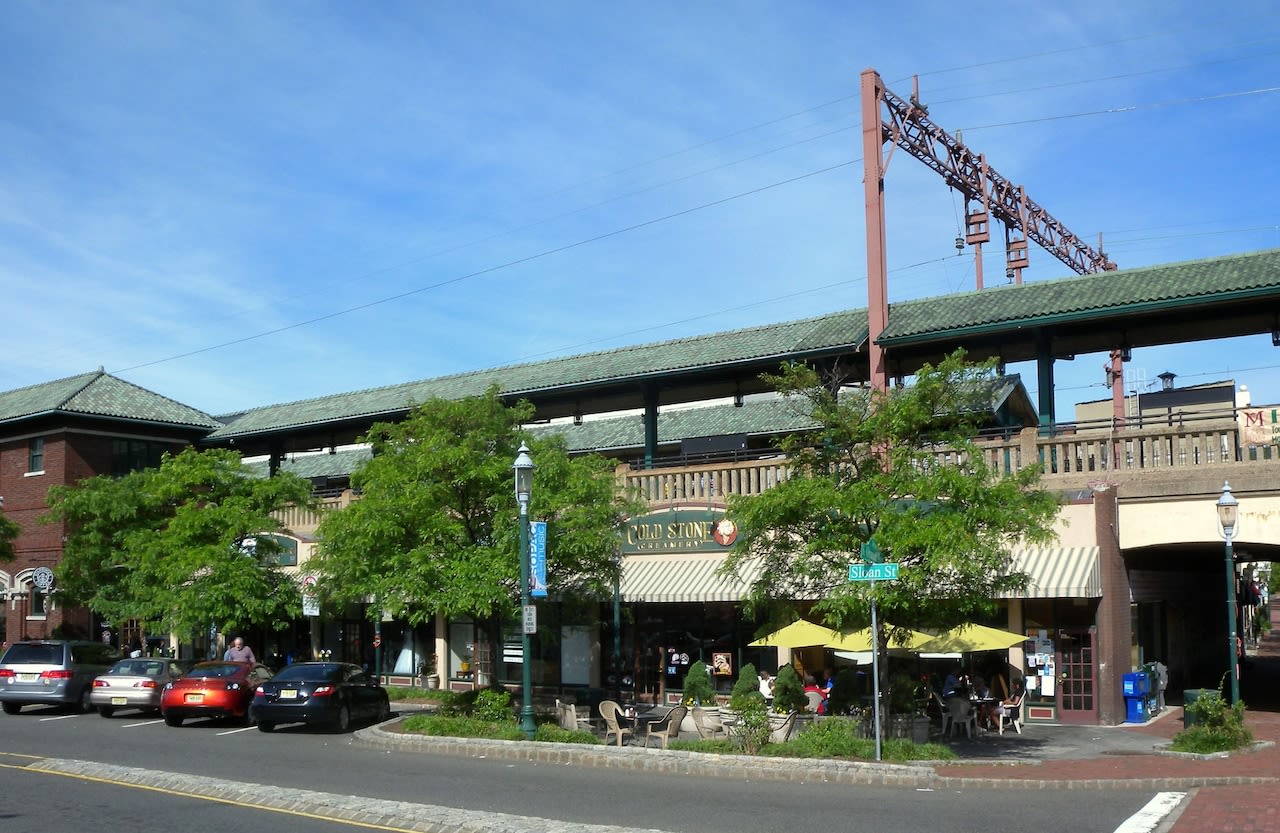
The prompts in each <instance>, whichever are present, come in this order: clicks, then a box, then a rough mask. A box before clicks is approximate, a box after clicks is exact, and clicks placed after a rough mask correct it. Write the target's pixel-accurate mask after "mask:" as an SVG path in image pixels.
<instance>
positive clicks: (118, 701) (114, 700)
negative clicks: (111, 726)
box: [111, 697, 129, 706]
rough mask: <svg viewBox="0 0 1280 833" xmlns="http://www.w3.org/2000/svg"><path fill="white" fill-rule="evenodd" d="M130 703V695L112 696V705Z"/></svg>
mask: <svg viewBox="0 0 1280 833" xmlns="http://www.w3.org/2000/svg"><path fill="white" fill-rule="evenodd" d="M128 704H129V698H128V697H112V698H111V705H113V706H126V705H128Z"/></svg>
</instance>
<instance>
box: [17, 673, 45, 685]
mask: <svg viewBox="0 0 1280 833" xmlns="http://www.w3.org/2000/svg"><path fill="white" fill-rule="evenodd" d="M38 679H40V675H39V674H19V675H18V682H20V683H34V682H35V681H36V680H38Z"/></svg>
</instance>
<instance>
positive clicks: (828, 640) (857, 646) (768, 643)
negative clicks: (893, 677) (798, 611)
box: [750, 619, 931, 651]
mask: <svg viewBox="0 0 1280 833" xmlns="http://www.w3.org/2000/svg"><path fill="white" fill-rule="evenodd" d="M930 639H931V637H930V636H929V635H928V634H925V633H920V632H918V631H908V632H907V634H906V635H905V636H902V637H899V638H892V637H891V638H890V640H889V647H890V648H891V649H903V650H915V646H916V645H917V644H918V643H921V642H928V641H929V640H930ZM750 644H751V647H752V648H813V647H817V646H819V645H821V646H822V647H824V648H834V649H836V650H838V651H870V650H871V628H863V629H862V630H859V631H838V630H833V629H832V628H829V627H827V626H825V625H818V624H814V623H813V622H810V621H808V620H806V619H797V620H796V621H794V622H792V623H791V624H790V625H787V626H786V627H784V628H780V629H778V630H776V631H774V632H773V633H771V634H769V635H768V636H764V637H761V638H760V639H757V640H756V641H754V642H752V643H750Z"/></svg>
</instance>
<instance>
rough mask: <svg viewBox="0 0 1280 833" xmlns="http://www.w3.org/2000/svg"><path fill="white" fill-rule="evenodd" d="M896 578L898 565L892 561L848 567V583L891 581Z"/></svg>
mask: <svg viewBox="0 0 1280 833" xmlns="http://www.w3.org/2000/svg"><path fill="white" fill-rule="evenodd" d="M897 577H898V564H897V562H894V561H884V562H881V563H879V564H850V565H849V581H893V580H894V579H896V578H897Z"/></svg>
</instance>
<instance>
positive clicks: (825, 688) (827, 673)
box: [819, 668, 836, 697]
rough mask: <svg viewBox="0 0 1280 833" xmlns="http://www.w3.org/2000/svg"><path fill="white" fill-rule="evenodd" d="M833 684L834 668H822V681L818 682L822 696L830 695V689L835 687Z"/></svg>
mask: <svg viewBox="0 0 1280 833" xmlns="http://www.w3.org/2000/svg"><path fill="white" fill-rule="evenodd" d="M835 684H836V670H835V669H834V668H824V669H822V682H821V683H819V685H820V686H821V688H822V696H823V697H830V696H831V689H832V688H834V687H835Z"/></svg>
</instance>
